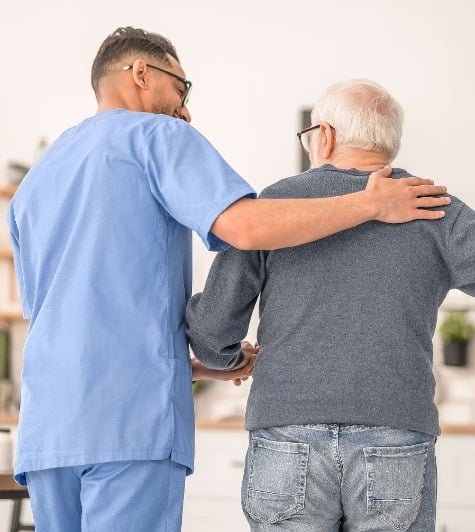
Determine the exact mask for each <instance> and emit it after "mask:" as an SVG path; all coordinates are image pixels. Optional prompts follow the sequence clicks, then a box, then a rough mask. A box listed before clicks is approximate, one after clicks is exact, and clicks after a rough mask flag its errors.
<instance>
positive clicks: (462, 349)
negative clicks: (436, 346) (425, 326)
mask: <svg viewBox="0 0 475 532" xmlns="http://www.w3.org/2000/svg"><path fill="white" fill-rule="evenodd" d="M439 334H440V336H441V338H442V341H443V350H444V363H445V364H446V365H448V366H465V365H466V363H467V351H468V344H469V341H470V340H471V338H472V337H473V335H474V334H475V326H474V325H473V323H472V322H471V321H470V319H469V317H468V316H467V312H466V311H465V310H452V311H450V312H448V313H447V315H446V316H445V318H444V319H443V320H442V322H441V323H440V325H439Z"/></svg>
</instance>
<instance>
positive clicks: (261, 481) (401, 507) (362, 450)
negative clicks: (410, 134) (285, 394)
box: [242, 424, 436, 532]
mask: <svg viewBox="0 0 475 532" xmlns="http://www.w3.org/2000/svg"><path fill="white" fill-rule="evenodd" d="M434 444H435V438H434V436H430V435H428V434H423V433H420V432H413V431H407V430H399V429H394V428H390V427H367V426H364V425H344V424H340V425H338V424H331V425H327V424H319V425H291V426H286V427H274V428H269V429H259V430H254V431H251V433H250V435H249V448H248V451H247V456H246V466H245V470H244V478H243V484H242V507H243V510H244V514H245V516H246V518H247V520H248V522H249V524H250V527H251V530H252V531H255V532H273V531H277V530H278V531H284V530H285V531H292V532H310V531H312V532H338V531H343V532H366V531H372V532H391V531H392V532H394V530H409V531H410V532H433V531H434V530H435V505H436V463H435V452H434Z"/></svg>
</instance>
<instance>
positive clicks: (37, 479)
mask: <svg viewBox="0 0 475 532" xmlns="http://www.w3.org/2000/svg"><path fill="white" fill-rule="evenodd" d="M185 476H186V468H185V467H184V466H182V465H180V464H176V463H174V462H172V461H171V460H160V461H153V460H151V461H146V460H135V461H131V462H105V463H103V464H95V465H85V466H75V467H58V468H55V469H44V470H42V471H31V472H29V473H27V474H26V479H27V483H28V491H29V493H30V499H31V507H32V510H33V518H34V521H35V530H36V532H179V531H180V530H181V518H182V509H183V493H184V487H185Z"/></svg>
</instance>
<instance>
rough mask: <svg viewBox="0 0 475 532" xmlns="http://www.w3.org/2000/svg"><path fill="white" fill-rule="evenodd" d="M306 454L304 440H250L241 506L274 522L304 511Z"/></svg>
mask: <svg viewBox="0 0 475 532" xmlns="http://www.w3.org/2000/svg"><path fill="white" fill-rule="evenodd" d="M308 454H309V445H308V444H307V443H295V442H281V441H272V440H267V439H264V438H253V439H251V441H250V443H249V449H248V456H247V460H246V469H245V472H244V479H243V501H242V505H243V508H244V510H245V511H246V512H247V513H248V514H249V515H250V516H251V517H252V518H253V519H255V520H256V521H259V522H262V523H277V522H278V521H282V520H284V519H287V518H289V517H290V516H291V515H293V514H295V513H297V512H299V511H300V510H303V508H304V506H305V490H306V485H307V467H308Z"/></svg>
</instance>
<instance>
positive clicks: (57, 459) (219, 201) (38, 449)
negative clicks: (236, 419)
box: [8, 109, 255, 483]
mask: <svg viewBox="0 0 475 532" xmlns="http://www.w3.org/2000/svg"><path fill="white" fill-rule="evenodd" d="M254 195H255V194H254V191H253V190H252V188H251V187H250V186H249V185H248V184H247V183H246V182H245V181H244V180H243V179H242V178H241V177H240V176H239V175H238V174H237V173H236V172H235V171H234V170H233V169H232V168H231V167H230V166H229V165H228V164H227V163H226V162H225V161H224V160H223V159H222V157H221V156H220V155H219V154H218V153H217V152H216V150H215V149H214V148H213V147H212V146H211V145H210V143H209V142H208V141H207V140H206V139H205V138H204V137H203V136H202V135H201V134H199V133H198V132H197V131H196V130H195V129H194V128H193V127H192V126H191V125H189V124H187V123H186V122H184V121H182V120H178V119H174V118H171V117H168V116H165V115H154V114H148V113H139V112H132V111H128V110H125V109H115V110H110V111H105V112H102V113H100V114H98V115H96V116H93V117H91V118H88V119H86V120H85V121H84V122H82V123H81V124H79V125H77V126H76V127H73V128H71V129H69V130H67V131H66V132H64V133H63V134H62V135H61V136H60V137H59V138H58V140H57V141H56V142H55V143H54V144H53V145H52V146H51V147H50V148H49V149H48V150H47V151H46V153H45V154H44V156H43V158H42V159H41V160H40V161H39V162H38V163H37V164H36V165H35V166H34V167H33V169H32V170H31V171H30V172H29V174H28V175H27V176H26V178H25V179H24V181H23V182H22V184H21V186H20V187H19V189H18V191H17V193H16V194H15V196H14V197H13V199H12V201H11V203H10V207H9V212H8V219H9V225H10V230H11V238H12V244H13V249H14V259H15V267H16V271H17V276H18V280H19V285H20V292H21V298H22V304H23V310H24V315H25V317H26V318H28V319H29V320H30V325H29V332H28V337H27V340H26V344H25V347H24V365H23V374H22V391H21V409H20V424H19V441H18V449H17V459H16V465H15V477H16V479H17V480H18V481H19V482H20V483H25V481H26V479H25V472H32V471H38V470H44V469H49V468H58V467H65V466H76V465H79V464H98V463H104V462H119V461H132V460H165V459H171V460H172V461H173V462H175V463H177V464H181V465H182V466H184V467H186V468H187V471H188V472H191V471H192V469H193V453H194V419H193V400H192V387H191V367H190V361H189V349H188V343H187V339H186V336H185V333H184V327H183V321H184V312H185V305H186V302H187V300H188V298H189V296H190V294H191V247H192V245H191V230H194V231H196V232H197V233H198V234H199V235H200V237H201V238H202V240H203V242H204V243H205V245H206V246H207V247H208V249H210V250H213V251H220V250H223V249H225V248H226V247H227V245H226V244H225V243H224V242H222V241H220V240H219V239H217V238H216V237H215V236H214V235H213V234H211V233H210V228H211V226H212V224H213V222H214V220H215V219H216V218H217V216H218V215H219V214H220V213H221V212H222V211H223V210H224V209H226V208H227V207H228V206H229V205H230V204H231V203H233V202H235V201H236V200H238V199H239V198H242V197H245V196H251V197H253V196H254Z"/></svg>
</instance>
